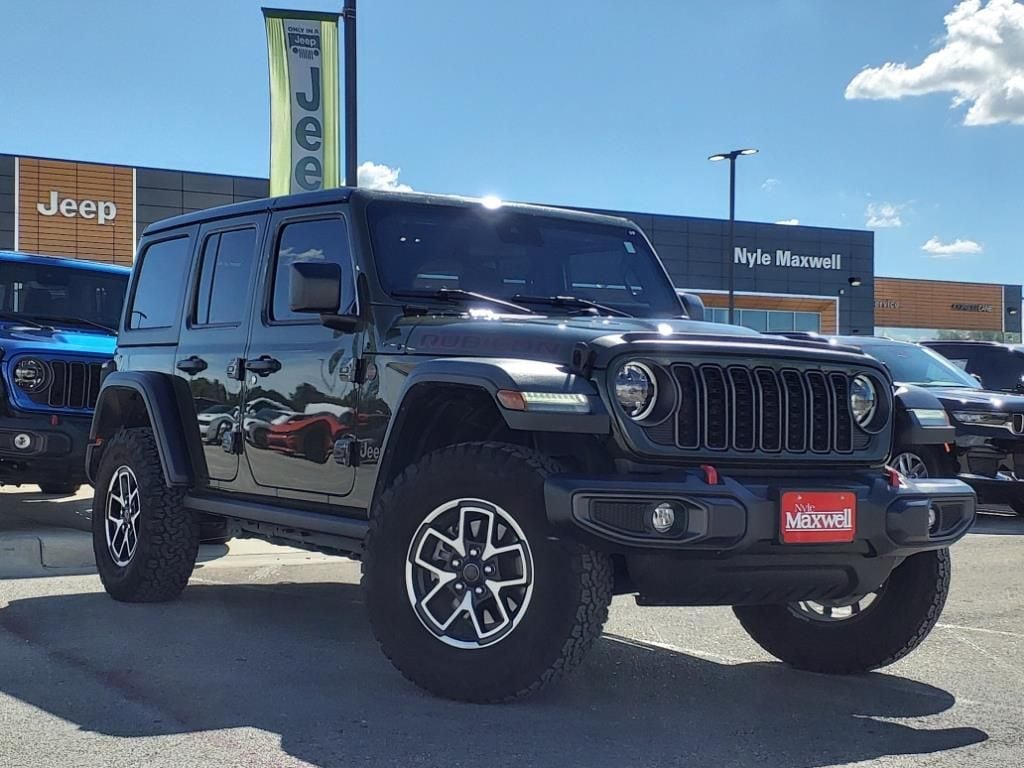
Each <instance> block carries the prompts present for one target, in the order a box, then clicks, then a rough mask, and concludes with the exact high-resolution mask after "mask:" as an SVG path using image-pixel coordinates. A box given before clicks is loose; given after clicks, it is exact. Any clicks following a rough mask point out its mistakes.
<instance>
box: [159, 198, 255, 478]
mask: <svg viewBox="0 0 1024 768" xmlns="http://www.w3.org/2000/svg"><path fill="white" fill-rule="evenodd" d="M266 219H267V215H266V214H260V215H256V216H246V217H243V218H237V219H232V220H230V222H224V221H219V222H213V223H210V224H206V225H204V226H203V227H201V228H200V230H199V249H200V250H199V257H198V259H196V265H195V268H194V269H193V270H192V276H191V280H190V289H189V291H188V293H187V294H186V311H185V312H184V313H183V314H184V316H185V321H184V323H183V324H182V329H181V335H180V337H179V341H178V351H177V356H176V358H175V363H174V365H175V372H176V373H177V374H178V375H179V376H182V377H183V378H185V379H186V380H187V381H188V383H189V389H190V390H191V392H192V403H193V407H194V409H195V415H196V420H197V422H198V426H199V435H200V438H201V439H202V444H203V452H204V454H205V456H206V465H207V468H208V471H209V474H210V480H211V482H212V483H213V484H214V485H230V484H231V482H232V481H234V480H235V478H236V477H237V475H238V454H239V451H240V449H241V438H240V435H241V422H240V418H239V414H240V412H241V405H242V404H241V395H242V379H243V378H244V376H243V373H242V370H243V369H242V359H243V357H244V353H245V344H246V338H247V336H248V332H249V321H250V315H251V314H252V306H253V301H252V298H251V297H252V295H253V290H254V285H253V283H254V278H255V273H256V268H255V267H256V262H257V260H258V255H259V249H260V245H261V243H262V240H263V232H264V229H265V227H266Z"/></svg>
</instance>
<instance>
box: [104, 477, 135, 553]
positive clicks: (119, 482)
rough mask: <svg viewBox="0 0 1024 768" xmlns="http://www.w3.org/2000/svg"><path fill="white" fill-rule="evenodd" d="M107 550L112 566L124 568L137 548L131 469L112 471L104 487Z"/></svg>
mask: <svg viewBox="0 0 1024 768" xmlns="http://www.w3.org/2000/svg"><path fill="white" fill-rule="evenodd" d="M106 513H107V514H106V532H107V550H108V551H109V552H110V558H111V560H113V561H114V564H115V565H117V566H119V567H122V568H123V567H124V566H126V565H128V563H130V562H131V561H132V558H133V557H135V550H136V548H137V547H138V546H139V515H140V514H141V513H142V501H141V499H140V498H139V481H138V479H137V478H136V477H135V473H134V472H133V471H132V468H131V467H129V466H127V465H124V464H122V465H121V466H119V467H118V468H117V469H116V470H114V474H113V476H112V477H111V478H110V485H109V487H108V488H107V509H106Z"/></svg>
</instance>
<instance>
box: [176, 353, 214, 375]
mask: <svg viewBox="0 0 1024 768" xmlns="http://www.w3.org/2000/svg"><path fill="white" fill-rule="evenodd" d="M175 367H176V368H177V369H178V370H179V371H184V372H185V373H187V374H188V375H189V376H194V375H195V374H197V373H202V372H203V371H205V370H206V367H207V366H206V361H205V360H203V358H201V357H197V356H196V355H192V356H191V357H186V358H185V359H184V360H179V361H178V362H177V363H176V364H175Z"/></svg>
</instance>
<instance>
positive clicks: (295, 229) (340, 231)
mask: <svg viewBox="0 0 1024 768" xmlns="http://www.w3.org/2000/svg"><path fill="white" fill-rule="evenodd" d="M297 261H331V262H334V263H335V264H338V265H340V266H341V275H342V287H341V311H342V312H345V311H347V310H348V309H349V308H350V307H351V306H352V304H353V302H354V298H353V297H354V295H355V294H354V286H353V285H352V269H351V264H352V260H351V256H350V253H349V247H348V227H347V226H346V224H345V220H344V219H342V218H338V217H333V218H329V219H310V220H307V221H296V222H293V223H291V224H285V225H284V226H283V227H282V228H281V234H280V237H279V238H278V241H277V254H276V256H275V263H274V287H273V297H272V303H271V315H270V316H271V318H272V319H274V320H277V321H282V320H284V321H288V320H291V321H295V320H304V321H307V322H313V321H314V319H313V318H311V317H310V316H309V315H308V314H303V313H296V312H292V311H291V310H290V309H289V291H290V290H291V266H292V264H294V263H295V262H297Z"/></svg>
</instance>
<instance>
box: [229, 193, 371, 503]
mask: <svg viewBox="0 0 1024 768" xmlns="http://www.w3.org/2000/svg"><path fill="white" fill-rule="evenodd" d="M267 244H268V248H267V251H268V257H267V258H266V259H265V266H264V267H263V268H261V270H260V271H261V280H262V287H261V289H260V295H261V296H262V308H261V311H259V312H254V313H253V317H252V321H251V322H252V331H251V333H250V341H249V348H248V350H247V351H246V403H245V407H244V409H243V413H242V431H243V435H244V440H245V455H246V458H247V460H248V463H249V467H250V468H251V470H252V474H253V478H254V480H255V481H256V483H257V484H258V485H260V486H263V487H266V488H274V489H276V493H277V495H278V496H281V497H285V498H293V499H301V500H306V501H313V502H328V501H330V500H331V498H332V497H334V498H337V499H340V498H341V497H344V496H347V495H348V494H349V492H350V491H351V490H352V486H353V483H354V482H355V470H354V468H353V467H350V466H344V465H342V464H340V463H338V462H336V461H334V459H333V447H334V443H335V442H336V441H337V440H339V439H340V438H342V437H345V436H347V435H351V434H352V432H353V427H354V425H355V405H356V392H355V383H354V381H355V370H356V366H355V361H356V358H357V357H358V351H359V348H360V341H361V338H362V335H361V334H353V333H348V332H342V331H337V330H331V329H330V328H326V327H324V326H323V325H321V323H320V320H319V318H318V317H317V316H316V315H310V314H295V313H292V312H291V311H290V310H289V287H290V278H291V265H292V264H293V263H294V262H296V261H320V260H325V261H333V262H336V263H338V264H339V265H340V266H341V269H342V286H343V287H342V304H341V309H342V312H343V313H349V312H354V311H355V309H354V308H355V290H354V276H355V271H354V268H353V263H352V255H351V253H352V252H351V249H350V244H349V226H348V222H347V220H346V208H345V206H344V205H337V206H324V207H323V208H317V209H316V211H315V213H314V212H308V211H307V212H298V211H279V212H276V213H274V214H273V215H272V216H271V219H270V224H269V230H268V238H267Z"/></svg>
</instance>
